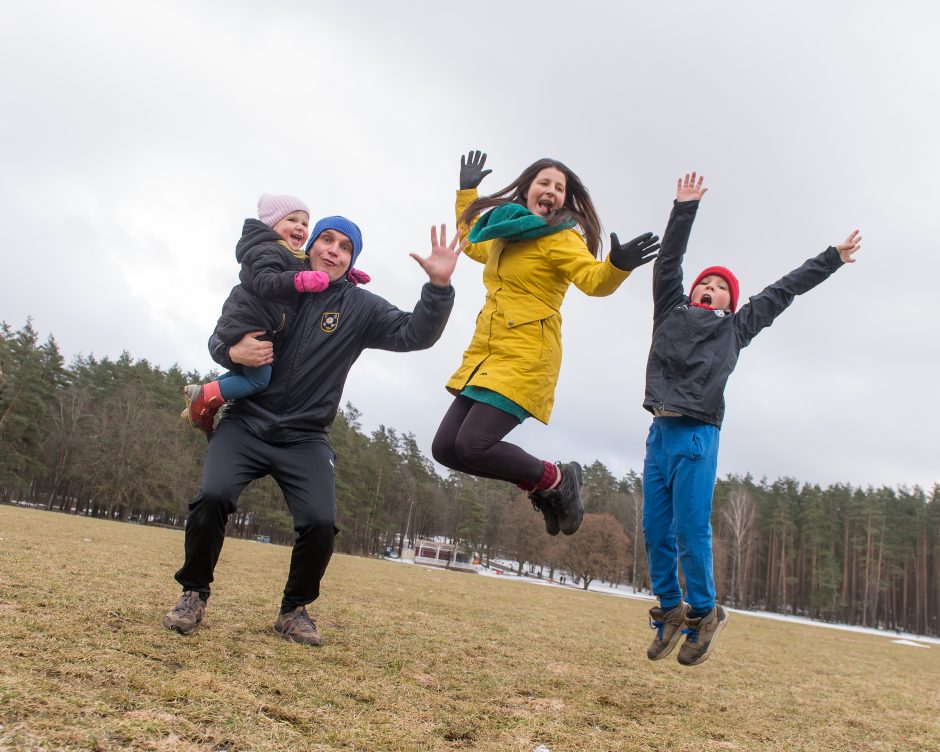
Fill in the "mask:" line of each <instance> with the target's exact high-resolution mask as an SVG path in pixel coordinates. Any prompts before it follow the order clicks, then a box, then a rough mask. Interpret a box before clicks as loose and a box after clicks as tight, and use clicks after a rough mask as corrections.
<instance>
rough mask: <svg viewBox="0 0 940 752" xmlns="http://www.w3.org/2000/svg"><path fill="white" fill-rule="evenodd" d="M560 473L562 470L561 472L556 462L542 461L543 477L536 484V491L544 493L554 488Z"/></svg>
mask: <svg viewBox="0 0 940 752" xmlns="http://www.w3.org/2000/svg"><path fill="white" fill-rule="evenodd" d="M560 473H561V470H559V468H558V465H556V464H555V463H554V462H548V461H547V460H542V477H541V478H540V479H539V482H538V483H536V484H535V488H536V490H538V491H544V490H545V489H547V488H551V487H552V486H554V485H555V482H556V481H557V480H558V476H559V474H560Z"/></svg>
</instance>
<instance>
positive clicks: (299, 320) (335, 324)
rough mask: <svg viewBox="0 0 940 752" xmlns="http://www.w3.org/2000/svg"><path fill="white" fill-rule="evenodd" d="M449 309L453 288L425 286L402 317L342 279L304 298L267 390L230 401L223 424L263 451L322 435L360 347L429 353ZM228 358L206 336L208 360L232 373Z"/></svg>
mask: <svg viewBox="0 0 940 752" xmlns="http://www.w3.org/2000/svg"><path fill="white" fill-rule="evenodd" d="M453 305H454V288H453V287H451V286H450V285H448V286H447V287H437V286H435V285H432V284H425V285H424V287H422V288H421V299H420V300H419V301H418V303H417V305H416V306H415V308H414V311H412V312H411V313H408V312H406V311H402V310H399V309H398V308H396V307H395V306H393V305H392V304H391V303H389V302H388V301H387V300H384V299H383V298H380V297H379V296H378V295H374V294H373V293H371V292H367V291H366V290H364V289H362V288H361V287H357V286H355V285H354V284H353V283H352V282H350V281H349V280H348V279H346V277H342V278H340V279H339V280H337V281H335V282H332V283H331V284H330V286H329V287H328V288H327V289H326V290H324V291H323V292H322V293H319V294H317V295H304V296H302V297H301V299H300V301H299V302H298V304H297V308H296V313H295V318H294V321H293V323H292V324H291V326H290V329H289V331H288V332H287V335H286V336H285V337H284V339H283V341H282V342H281V343H280V347H279V349H278V351H277V353H276V355H275V361H274V369H273V372H272V374H271V383H270V384H269V385H268V388H267V389H265V390H264V391H263V392H260V393H258V394H255V395H253V396H251V397H247V398H245V399H240V400H236V401H235V402H234V403H233V404H232V405H231V407H230V409H229V410H228V411H227V412H226V414H225V416H224V418H223V420H237V421H239V422H241V423H242V424H243V425H245V426H246V427H247V428H248V429H249V430H250V431H251V432H252V433H254V434H255V435H256V436H258V437H259V438H260V439H263V440H264V441H268V442H270V443H290V442H294V441H303V440H306V439H309V438H310V433H311V432H313V433H325V432H327V431H329V428H330V425H331V424H332V423H333V419H334V418H335V417H336V411H337V409H338V408H339V403H340V399H341V397H342V393H343V385H344V384H345V383H346V375H347V374H348V373H349V369H350V368H351V367H352V364H353V363H355V362H356V359H357V358H358V357H359V354H360V353H361V352H362V351H363V350H365V349H366V348H367V347H368V348H375V349H379V350H392V351H395V352H407V351H411V350H423V349H426V348H428V347H430V346H431V345H433V344H434V343H435V342H437V340H438V339H439V338H440V336H441V334H442V333H443V331H444V325H445V324H446V323H447V318H448V316H450V311H451V308H452V307H453ZM228 351H229V347H228V345H226V343H225V342H224V341H223V340H222V338H220V337H219V336H218V335H217V334H215V333H214V334H213V335H212V337H211V338H210V339H209V352H210V353H211V355H212V358H213V360H215V361H216V362H217V363H218V364H219V365H221V366H223V367H224V368H227V369H229V370H238V366H236V365H235V364H233V363H232V362H231V361H230V360H229V357H228ZM419 396H420V395H417V394H415V395H414V398H415V399H418V398H419Z"/></svg>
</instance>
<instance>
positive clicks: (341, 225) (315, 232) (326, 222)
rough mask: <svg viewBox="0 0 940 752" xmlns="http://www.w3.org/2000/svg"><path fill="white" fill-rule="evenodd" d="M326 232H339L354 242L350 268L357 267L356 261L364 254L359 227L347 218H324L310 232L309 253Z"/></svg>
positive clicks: (307, 249)
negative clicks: (321, 234)
mask: <svg viewBox="0 0 940 752" xmlns="http://www.w3.org/2000/svg"><path fill="white" fill-rule="evenodd" d="M324 230H336V231H337V232H341V233H343V235H345V236H346V237H347V238H349V239H350V240H351V241H352V246H353V251H352V260H351V261H350V262H349V268H350V269H352V268H353V267H354V266H355V265H356V259H357V258H359V254H360V253H362V232H360V230H359V226H358V225H357V224H356V223H355V222H351V221H350V220H348V219H346V217H340V216H339V215H337V216H335V217H324V218H323V219H321V220H319V221H318V222H317V223H316V224H315V225H314V226H313V229H312V230H311V231H310V240H308V241H307V248H306V251H307V253H310V248H311V247H312V246H313V243H314V241H316V239H317V238H318V237H320V233H322V232H323V231H324Z"/></svg>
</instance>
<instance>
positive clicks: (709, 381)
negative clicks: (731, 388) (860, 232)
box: [643, 201, 842, 428]
mask: <svg viewBox="0 0 940 752" xmlns="http://www.w3.org/2000/svg"><path fill="white" fill-rule="evenodd" d="M698 204H699V202H698V201H683V202H678V201H676V202H675V203H674V206H673V209H672V213H671V214H670V215H669V224H668V225H667V227H666V232H665V233H664V235H663V245H662V250H661V251H660V253H659V256H658V257H657V259H656V264H655V266H654V267H653V341H652V344H651V345H650V354H649V360H648V361H647V365H646V398H645V400H644V401H643V407H645V408H646V409H647V410H649V411H650V412H653V411H654V410H657V409H659V410H666V411H669V412H675V413H681V414H682V415H686V416H689V417H691V418H695V419H696V420H700V421H703V422H705V423H710V424H712V425H715V426H718V427H719V428H720V427H721V422H722V419H723V418H724V414H725V398H724V391H725V384H726V383H727V381H728V377H729V376H730V375H731V372H732V371H733V370H734V367H735V365H736V364H737V361H738V353H740V351H741V348H743V347H746V346H747V345H748V344H750V342H751V340H752V339H754V337H755V336H756V335H757V333H758V332H760V331H761V329H764V328H765V327H768V326H770V324H771V323H772V322H773V320H774V319H775V318H776V317H777V316H779V315H780V314H781V313H782V312H783V311H784V309H786V307H787V306H789V305H790V303H792V302H793V298H794V297H795V296H796V295H800V294H802V293H804V292H806V291H807V290H811V289H812V288H814V287H815V286H816V285H818V284H819V283H820V282H822V281H823V280H825V279H826V278H828V277H829V275H831V274H832V273H833V272H834V271H835V270H836V269H838V268H839V267H840V266H842V259H841V258H840V257H839V252H838V251H837V250H836V249H835V248H833V247H832V246H830V247H829V248H827V249H826V250H825V251H823V252H822V253H820V254H819V255H818V256H816V257H815V258H811V259H809V260H808V261H806V262H805V263H804V264H803V265H802V266H801V267H799V268H798V269H795V270H794V271H792V272H790V273H789V274H787V275H786V276H785V277H783V278H782V279H780V280H778V281H777V282H774V284H772V285H770V286H769V287H766V288H765V289H764V290H762V291H761V292H760V293H759V294H757V295H755V296H753V297H752V298H751V299H750V300H749V301H748V303H746V304H745V305H743V306H741V307H740V308H739V309H738V311H737V313H724V312H723V311H713V310H709V309H707V308H699V307H698V306H693V305H691V304H690V302H689V296H688V295H686V294H685V291H684V290H683V287H682V257H683V255H684V254H685V249H686V245H687V244H688V242H689V233H690V231H691V229H692V222H693V220H694V219H695V213H696V212H697V211H698Z"/></svg>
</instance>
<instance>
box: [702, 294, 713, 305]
mask: <svg viewBox="0 0 940 752" xmlns="http://www.w3.org/2000/svg"><path fill="white" fill-rule="evenodd" d="M702 303H704V304H705V305H711V304H712V296H711V295H709V294H708V293H707V292H706V293H705V294H704V295H703V296H702Z"/></svg>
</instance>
